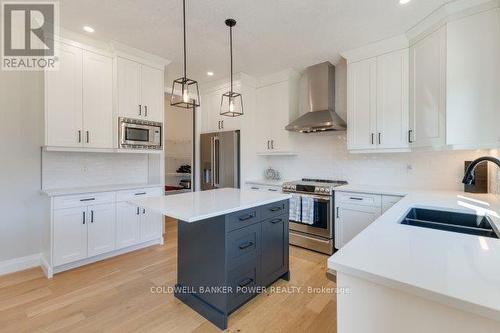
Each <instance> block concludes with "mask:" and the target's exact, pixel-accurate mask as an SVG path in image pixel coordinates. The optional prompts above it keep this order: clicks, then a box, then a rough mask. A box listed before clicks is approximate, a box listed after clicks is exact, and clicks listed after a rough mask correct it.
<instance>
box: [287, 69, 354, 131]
mask: <svg viewBox="0 0 500 333" xmlns="http://www.w3.org/2000/svg"><path fill="white" fill-rule="evenodd" d="M303 75H304V77H303V78H304V79H305V80H306V83H307V94H306V96H307V105H308V108H307V110H304V111H305V112H303V111H302V110H301V111H302V112H301V113H302V114H301V116H300V117H299V118H297V119H296V120H294V121H293V122H292V123H290V124H289V125H288V126H286V127H285V129H286V130H287V131H292V132H301V133H311V132H322V131H345V130H346V128H347V126H346V123H345V121H344V120H342V118H340V117H339V115H338V114H337V113H336V112H335V67H334V66H333V65H332V64H331V63H330V62H324V63H321V64H317V65H314V66H311V67H308V68H306V70H305V71H304V74H303ZM304 104H306V103H300V105H304Z"/></svg>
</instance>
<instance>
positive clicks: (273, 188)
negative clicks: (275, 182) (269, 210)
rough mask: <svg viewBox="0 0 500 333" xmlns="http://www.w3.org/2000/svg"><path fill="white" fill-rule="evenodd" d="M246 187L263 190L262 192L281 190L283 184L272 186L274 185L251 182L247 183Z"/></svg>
mask: <svg viewBox="0 0 500 333" xmlns="http://www.w3.org/2000/svg"><path fill="white" fill-rule="evenodd" d="M246 188H247V189H248V190H255V191H262V192H278V193H280V192H281V186H272V185H259V184H251V183H247V185H246Z"/></svg>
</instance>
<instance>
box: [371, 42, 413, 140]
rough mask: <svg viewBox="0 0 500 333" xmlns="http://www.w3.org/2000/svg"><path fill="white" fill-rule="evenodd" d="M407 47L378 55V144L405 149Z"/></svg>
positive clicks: (406, 136)
mask: <svg viewBox="0 0 500 333" xmlns="http://www.w3.org/2000/svg"><path fill="white" fill-rule="evenodd" d="M408 62H409V53H408V49H405V50H401V51H397V52H392V53H389V54H386V55H383V56H380V57H378V58H377V144H378V147H379V148H382V149H398V148H408V114H409V90H408V89H409V73H408V70H409V69H408Z"/></svg>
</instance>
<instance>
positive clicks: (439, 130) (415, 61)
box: [408, 27, 446, 148]
mask: <svg viewBox="0 0 500 333" xmlns="http://www.w3.org/2000/svg"><path fill="white" fill-rule="evenodd" d="M410 86H411V89H410V90H411V93H410V132H409V133H408V135H409V140H410V143H411V146H412V147H433V148H436V147H442V146H444V145H445V142H446V27H442V28H441V29H439V30H437V31H435V32H433V33H432V34H430V35H429V36H427V37H425V38H423V39H421V40H419V41H418V42H416V43H415V44H414V45H413V46H412V47H411V48H410Z"/></svg>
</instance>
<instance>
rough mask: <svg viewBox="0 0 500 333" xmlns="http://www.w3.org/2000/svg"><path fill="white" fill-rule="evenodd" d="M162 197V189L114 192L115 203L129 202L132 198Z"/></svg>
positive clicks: (152, 188)
mask: <svg viewBox="0 0 500 333" xmlns="http://www.w3.org/2000/svg"><path fill="white" fill-rule="evenodd" d="M160 196H163V191H162V188H159V187H151V188H138V189H135V190H126V191H118V192H116V201H118V202H121V201H129V200H132V199H134V198H144V197H160Z"/></svg>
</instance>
